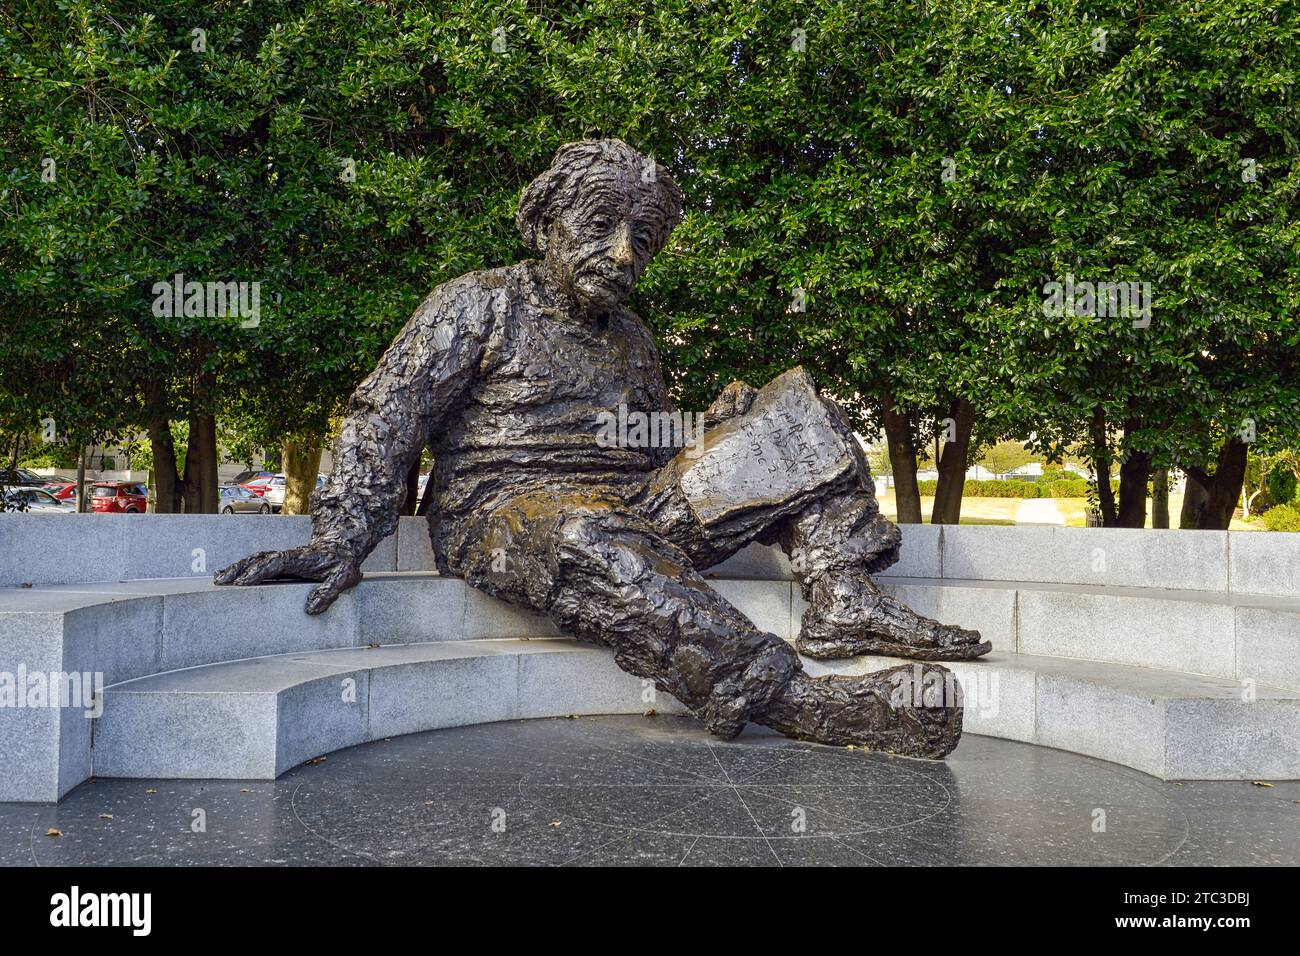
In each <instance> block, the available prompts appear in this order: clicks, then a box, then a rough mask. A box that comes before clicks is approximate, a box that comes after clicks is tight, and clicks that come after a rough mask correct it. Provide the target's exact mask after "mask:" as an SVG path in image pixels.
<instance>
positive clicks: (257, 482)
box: [239, 475, 275, 497]
mask: <svg viewBox="0 0 1300 956" xmlns="http://www.w3.org/2000/svg"><path fill="white" fill-rule="evenodd" d="M274 480H275V475H261V476H260V477H257V478H250V479H248V481H241V482H240V483H239V485H240V487H241V488H247V489H248V490H249V491H251V492H252V493H253V494H255V495H257V496H258V497H261V496H262V495H264V494H266V489H267V486H268V485H270V484H271V482H272V481H274Z"/></svg>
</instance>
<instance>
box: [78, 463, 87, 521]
mask: <svg viewBox="0 0 1300 956" xmlns="http://www.w3.org/2000/svg"><path fill="white" fill-rule="evenodd" d="M89 454H90V449H89V448H82V449H81V454H80V455H78V456H77V512H78V513H79V514H83V515H84V514H85V513H86V512H88V511H90V496H89V495H88V494H86V456H87V455H89Z"/></svg>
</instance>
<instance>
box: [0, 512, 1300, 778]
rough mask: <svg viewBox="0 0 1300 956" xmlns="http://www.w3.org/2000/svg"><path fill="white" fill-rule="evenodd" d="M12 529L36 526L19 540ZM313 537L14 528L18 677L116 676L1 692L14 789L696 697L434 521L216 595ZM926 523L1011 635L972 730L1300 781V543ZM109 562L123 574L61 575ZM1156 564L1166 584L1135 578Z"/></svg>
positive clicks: (8, 619) (972, 687)
mask: <svg viewBox="0 0 1300 956" xmlns="http://www.w3.org/2000/svg"><path fill="white" fill-rule="evenodd" d="M99 518H109V519H120V520H117V521H108V522H101V521H99V520H98V519H99ZM132 521H135V522H144V523H143V524H137V525H131V524H129V522H132ZM83 522H85V523H84V525H83ZM124 523H126V526H125V527H123V524H124ZM24 524H25V525H27V528H26V529H24V528H22V527H21V526H22V525H24ZM149 525H152V527H151V526H149ZM79 526H80V530H82V531H83V534H82V535H81V536H80V538H79V540H80V547H79V549H76V550H74V551H73V552H70V553H69V554H68V560H67V561H63V562H60V561H57V560H53V559H52V552H51V549H52V548H53V547H54V546H55V545H56V544H57V541H56V540H55V539H57V538H58V536H60V535H63V534H66V533H67V532H68V531H69V530H78V529H79ZM114 526H116V527H114ZM16 530H17V531H22V530H27V531H30V532H31V535H30V537H29V538H28V540H27V541H25V542H23V543H22V544H19V541H20V540H21V538H20V537H18V536H15V534H14V532H15V531H16ZM306 530H307V529H306V523H305V521H304V520H302V519H294V518H287V519H286V518H275V519H258V518H252V517H249V518H235V519H232V518H229V517H226V518H207V517H202V516H193V517H187V516H154V517H150V518H135V517H132V516H77V517H73V518H65V519H59V518H54V517H45V516H41V517H35V516H5V517H3V518H0V584H5V585H9V586H8V587H4V588H0V675H3V674H5V673H10V674H15V673H16V672H17V671H18V669H19V668H20V667H21V668H23V669H24V670H25V671H26V672H27V673H28V674H31V673H41V672H44V673H53V672H72V671H76V672H88V673H93V672H100V673H102V674H103V680H104V684H105V685H106V690H105V692H104V694H103V695H102V701H101V706H102V715H101V716H99V717H98V718H97V719H93V720H88V719H86V717H85V715H84V714H83V712H82V711H81V710H79V709H77V708H67V707H64V708H56V707H34V708H25V707H12V706H10V707H4V706H3V700H2V699H0V758H3V760H4V762H5V766H6V767H7V768H9V769H11V770H13V771H14V772H12V773H6V774H4V775H0V799H3V800H47V801H48V800H56V799H58V798H59V797H61V796H62V795H63V794H64V793H66V792H67V791H68V790H70V789H71V788H72V787H74V786H76V785H77V784H78V783H80V782H81V781H82V780H84V779H86V778H87V777H88V776H90V775H91V774H92V773H93V774H95V775H97V776H158V777H249V778H263V779H266V778H273V777H275V776H277V775H278V774H280V773H282V772H283V771H284V770H286V769H288V768H289V767H291V766H293V765H295V764H296V763H299V762H301V761H302V760H305V759H309V758H311V757H315V756H318V755H321V754H324V753H328V752H329V751H331V750H335V749H338V748H340V747H345V746H350V745H352V744H356V743H360V742H363V741H366V740H374V739H381V738H383V737H389V736H394V735H396V734H401V733H411V732H416V731H421V730H429V729H436V728H439V727H447V726H457V725H462V724H468V723H479V722H484V721H494V720H506V719H522V718H531V717H546V716H564V715H568V714H597V713H641V712H644V711H646V710H649V709H651V708H653V709H655V710H657V711H659V712H661V713H664V712H672V711H676V710H680V707H679V705H677V704H676V702H675V701H673V700H672V699H671V698H670V697H668V696H667V695H665V694H658V695H657V696H651V695H653V689H652V688H648V687H646V686H643V683H642V682H641V681H639V680H638V679H636V678H633V677H630V676H629V675H626V674H623V673H622V672H621V671H619V670H618V669H617V668H616V667H615V666H614V664H613V661H612V658H611V656H610V655H609V654H608V652H606V651H604V650H602V649H598V648H591V647H585V646H581V645H578V644H575V643H573V642H571V641H568V640H566V639H562V638H560V637H559V636H558V635H557V634H556V632H555V630H554V628H552V627H551V625H550V624H549V622H547V621H546V620H545V619H542V618H538V617H536V616H535V615H531V614H527V613H524V612H521V611H520V610H518V609H515V608H511V607H509V606H507V605H504V604H501V603H500V602H498V601H495V600H494V599H491V598H488V597H486V596H484V595H481V594H479V593H478V592H475V591H473V590H472V589H470V588H468V587H466V586H465V585H464V584H463V583H461V582H459V581H455V580H450V579H443V578H439V577H437V576H436V575H434V574H432V573H430V571H429V570H428V568H429V566H430V556H429V554H428V538H427V532H426V531H425V528H424V526H423V522H422V521H421V520H419V519H407V520H404V521H403V522H402V524H401V527H400V528H399V532H398V534H397V535H395V536H394V538H392V539H389V541H388V542H385V544H384V545H382V546H381V548H380V549H379V550H378V551H377V552H376V554H375V555H373V556H372V558H371V560H370V561H369V562H368V564H367V579H366V580H365V581H364V582H362V584H361V585H360V586H359V587H357V588H356V589H354V590H353V591H352V592H350V593H348V594H347V595H345V596H344V597H343V598H342V599H340V601H339V602H338V603H337V605H336V606H335V607H334V608H332V609H331V610H330V611H329V612H328V613H327V614H325V615H322V616H320V617H307V616H306V615H304V614H303V613H302V604H303V600H304V598H305V595H306V593H307V591H308V590H309V588H310V585H306V584H284V585H272V586H265V587H260V588H216V587H214V586H213V585H212V584H211V582H210V572H211V569H213V568H216V567H220V566H221V565H222V564H224V563H225V562H226V561H228V560H231V559H233V558H234V557H238V556H240V555H242V554H244V553H248V552H249V551H251V550H255V549H257V548H263V547H285V546H288V545H290V544H293V543H296V541H297V540H301V539H303V538H305V536H306ZM905 535H906V541H905V551H904V554H905V558H904V561H903V562H900V565H899V566H898V567H896V568H894V569H891V572H892V573H890V574H887V575H885V576H883V577H882V578H881V582H882V584H883V585H884V586H885V587H886V588H887V589H889V590H891V591H893V592H894V593H896V594H898V595H899V596H900V597H902V598H903V599H905V600H907V601H908V602H909V603H911V604H912V605H913V606H914V607H916V608H917V609H918V610H920V611H922V612H924V613H928V614H932V615H934V616H938V617H941V618H944V619H947V620H953V621H959V622H961V623H964V624H968V625H970V626H975V627H979V628H981V629H982V630H983V631H984V633H985V635H986V636H987V637H988V638H989V639H991V640H992V641H993V642H994V646H995V650H994V653H993V654H992V655H990V656H989V657H988V658H985V659H984V660H981V661H978V662H973V663H970V664H959V665H954V670H955V671H956V672H957V675H958V678H959V680H960V681H961V682H962V684H963V688H964V690H965V693H966V702H967V719H966V727H967V731H968V732H970V733H982V734H988V735H991V736H999V737H1005V738H1009V739H1014V740H1021V741H1026V742H1031V743H1038V744H1043V745H1046V746H1052V747H1057V748H1061V749H1065V750H1072V751H1075V752H1078V753H1084V754H1088V755H1091V756H1095V757H1100V758H1102V759H1106V760H1111V761H1114V762H1117V763H1122V764H1125V765H1127V766H1131V767H1134V768H1136V769H1139V770H1142V771H1145V772H1147V773H1151V774H1154V775H1156V776H1160V777H1164V778H1166V779H1175V778H1182V779H1189V778H1195V779H1245V778H1253V779H1258V778H1271V779H1283V778H1287V779H1289V778H1297V777H1300V653H1297V652H1298V651H1300V601H1297V600H1296V599H1294V598H1292V597H1290V596H1289V595H1288V594H1287V593H1286V592H1285V589H1287V588H1290V587H1292V581H1291V580H1290V578H1289V577H1288V575H1295V574H1297V573H1298V572H1297V571H1296V570H1295V569H1296V567H1297V562H1296V558H1297V557H1300V535H1297V536H1286V535H1265V534H1262V533H1259V534H1254V533H1241V534H1236V533H1234V534H1231V535H1229V534H1220V533H1214V532H1167V533H1166V532H1116V531H1109V530H1106V531H1098V530H1096V529H1086V530H1085V529H1055V528H1014V529H1013V528H988V527H969V528H967V527H959V528H933V527H928V526H919V527H912V528H907V529H905ZM1138 536H1143V537H1138ZM42 537H44V538H45V539H46V540H45V542H44V545H45V547H44V549H42V548H41V547H40V546H39V542H40V539H41V538H42ZM254 538H256V540H252V539H254ZM1292 542H1294V544H1293V543H1292ZM69 546H70V544H69V543H66V542H65V544H64V547H65V549H66V548H67V547H69ZM106 546H110V553H109V554H108V555H107V556H106V555H105V554H104V553H103V549H104V548H105V547H106ZM1139 546H1140V547H1139ZM15 547H18V548H19V549H20V550H21V551H23V552H25V553H26V554H27V558H26V560H25V561H17V560H14V557H13V555H14V554H15V551H14V550H13V549H14V548H15ZM1099 549H1100V551H1101V553H1100V554H1098V553H1097V552H1098V550H1099ZM96 554H98V558H99V560H98V563H96V561H93V560H91V558H94V557H95V556H96ZM88 556H89V557H88ZM96 567H99V568H103V567H108V568H110V569H111V571H112V572H113V573H115V574H116V575H117V576H118V577H117V578H114V580H111V581H93V580H92V581H84V582H76V581H73V582H68V581H59V580H58V578H59V577H60V576H62V577H75V576H77V575H80V576H83V577H93V576H94V574H95V573H96V572H95V571H94V568H96ZM399 567H400V568H402V569H403V570H399ZM406 568H412V569H414V570H405V569H406ZM147 572H153V574H152V575H150V576H147V577H141V578H140V579H131V576H132V575H137V574H139V575H144V574H145V573H147ZM159 572H162V573H170V574H171V575H173V576H171V577H167V578H159V577H157V574H158V573H159ZM899 572H904V573H899ZM945 572H946V573H945ZM99 573H101V574H103V573H105V572H102V571H101V572H99ZM177 574H184V575H186V576H183V577H181V576H175V575H177ZM709 574H710V576H711V577H713V578H714V581H713V583H714V584H715V586H716V587H717V588H718V589H719V590H720V591H721V592H722V593H723V594H725V595H726V596H727V597H728V598H729V599H730V600H732V601H733V602H734V603H735V604H736V605H737V606H738V607H740V608H741V610H743V611H744V612H745V613H746V614H748V615H749V616H750V617H751V618H753V619H754V620H755V622H756V623H757V624H759V625H760V626H761V627H763V628H765V629H767V630H770V631H773V632H774V633H777V634H779V635H781V636H782V637H785V638H787V639H793V637H794V635H795V633H797V629H798V622H799V616H800V614H801V613H802V602H801V600H800V599H799V596H798V590H797V588H796V587H795V586H794V584H793V583H792V582H791V581H790V580H789V577H788V567H787V566H785V564H784V559H783V558H782V557H781V556H780V555H779V554H778V553H776V552H773V551H771V550H769V549H763V548H751V549H748V550H747V551H746V552H745V553H743V554H742V555H739V556H737V557H736V558H733V559H732V560H731V561H729V562H726V563H725V564H724V565H720V566H719V567H718V568H716V569H713V570H711V571H710V572H709ZM962 574H964V575H977V576H965V577H960V576H957V575H962ZM1012 574H1022V575H1026V577H1025V578H1023V579H1020V578H1011V577H1008V575H1012ZM1139 574H1140V575H1141V576H1142V580H1143V582H1144V583H1146V585H1147V586H1143V587H1135V586H1133V585H1132V583H1131V582H1132V581H1133V580H1135V579H1136V578H1137V576H1138V575H1139ZM6 576H7V577H6ZM15 576H17V577H18V580H17V581H15V580H14V578H15ZM24 576H25V577H24ZM1044 577H1051V578H1057V579H1060V580H1041V579H1042V578H1044ZM1090 577H1091V578H1095V579H1090ZM119 578H127V579H126V580H120V579H119ZM1035 578H1037V580H1036V579H1035ZM28 579H34V580H28ZM1125 582H1128V583H1125ZM1151 582H1155V586H1152V584H1151ZM23 583H28V584H30V585H31V586H30V587H22V586H21V585H22V584H23ZM15 584H17V585H18V586H14V585H15ZM1177 584H1183V585H1189V586H1184V587H1176V586H1174V585H1177ZM1247 587H1254V588H1257V590H1246V588H1247ZM893 663H897V662H895V661H889V660H886V659H881V658H860V659H855V660H848V661H839V662H830V664H828V663H827V662H816V661H806V666H807V667H808V669H809V670H810V671H812V672H814V673H825V672H830V671H834V672H839V673H854V672H861V671H863V670H869V669H874V668H877V667H883V666H888V665H890V664H893ZM2 697H3V678H2V677H0V698H2Z"/></svg>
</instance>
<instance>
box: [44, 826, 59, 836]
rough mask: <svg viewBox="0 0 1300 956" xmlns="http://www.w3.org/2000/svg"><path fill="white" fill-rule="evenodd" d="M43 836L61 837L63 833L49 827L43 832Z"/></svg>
mask: <svg viewBox="0 0 1300 956" xmlns="http://www.w3.org/2000/svg"><path fill="white" fill-rule="evenodd" d="M45 835H46V836H48V837H61V836H63V831H62V830H60V829H58V828H56V827H50V828H49V829H48V830H46V831H45Z"/></svg>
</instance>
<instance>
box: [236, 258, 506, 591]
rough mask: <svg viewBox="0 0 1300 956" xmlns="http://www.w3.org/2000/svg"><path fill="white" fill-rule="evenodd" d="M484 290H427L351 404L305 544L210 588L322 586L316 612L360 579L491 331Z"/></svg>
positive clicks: (448, 286)
mask: <svg viewBox="0 0 1300 956" xmlns="http://www.w3.org/2000/svg"><path fill="white" fill-rule="evenodd" d="M492 314H493V310H492V308H491V298H490V290H488V289H485V288H484V287H483V286H482V285H481V284H480V283H479V282H476V281H474V280H473V278H472V277H470V276H466V277H462V278H461V279H455V280H453V281H451V282H448V283H445V284H444V285H442V286H439V287H438V288H437V289H436V290H434V292H433V294H432V295H430V296H429V298H427V299H426V300H425V301H424V302H423V303H422V304H421V305H420V307H419V308H418V309H417V310H416V311H415V314H414V315H412V316H411V318H410V320H409V321H408V322H407V323H406V325H405V326H404V327H403V328H402V331H401V332H399V333H398V335H397V338H395V339H394V340H393V343H392V344H391V345H390V346H389V347H388V350H387V351H386V352H385V353H384V355H383V358H381V359H380V360H379V364H378V365H377V366H376V367H375V370H374V371H373V372H371V373H370V374H369V375H368V376H366V378H365V380H364V381H362V383H361V384H360V385H359V386H357V390H356V391H355V392H353V393H352V397H351V398H350V399H349V400H348V408H347V417H346V418H345V420H344V423H343V429H342V431H341V433H340V434H339V439H338V441H337V443H336V444H335V448H334V470H333V472H332V474H331V475H330V477H329V479H328V481H326V483H325V485H324V487H322V488H321V490H320V491H319V492H317V493H316V495H315V496H314V497H313V501H312V535H311V540H310V541H309V542H308V543H307V544H306V545H304V546H302V547H300V548H294V549H292V550H289V551H265V552H262V553H260V554H255V555H252V556H251V557H248V558H244V559H243V560H242V561H237V562H235V563H234V564H232V565H231V566H230V567H228V568H225V569H224V570H222V571H220V572H218V573H217V575H216V578H215V580H216V583H217V584H258V583H261V582H263V581H269V580H274V579H284V578H296V579H301V580H308V581H320V582H321V585H320V587H317V588H315V589H314V590H313V591H312V593H311V596H310V597H309V598H308V600H307V612H308V613H309V614H318V613H320V612H321V611H323V610H325V608H327V607H329V605H330V604H332V603H333V602H334V600H335V599H336V598H337V597H338V595H339V594H340V593H341V592H342V591H344V590H346V589H347V588H349V587H352V585H354V584H356V583H357V582H358V581H359V580H360V579H361V562H362V561H364V560H365V558H366V556H367V555H368V554H370V552H371V551H373V550H374V548H375V546H376V545H377V544H378V543H379V542H380V541H382V540H383V539H384V538H386V537H387V536H388V535H390V534H392V532H393V531H394V530H395V529H396V527H397V519H398V513H399V511H400V509H401V505H402V503H403V501H404V500H405V497H406V475H407V472H408V471H409V470H410V468H411V465H412V464H414V463H415V462H416V461H418V460H419V456H420V453H421V452H422V451H423V450H424V448H425V446H426V445H427V444H428V443H429V439H430V436H431V435H432V433H433V431H434V430H435V429H436V428H437V427H438V426H439V424H440V423H441V422H442V421H443V420H444V419H445V418H446V417H447V416H448V415H449V414H451V413H452V412H454V411H455V410H456V409H457V408H458V407H459V406H460V403H461V402H462V401H464V398H465V395H466V393H467V392H468V390H469V387H470V385H471V384H472V382H473V379H474V377H475V375H476V374H477V370H478V366H479V363H480V361H481V360H482V358H483V353H484V351H485V348H486V343H487V339H488V336H489V334H490V332H491V329H492Z"/></svg>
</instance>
